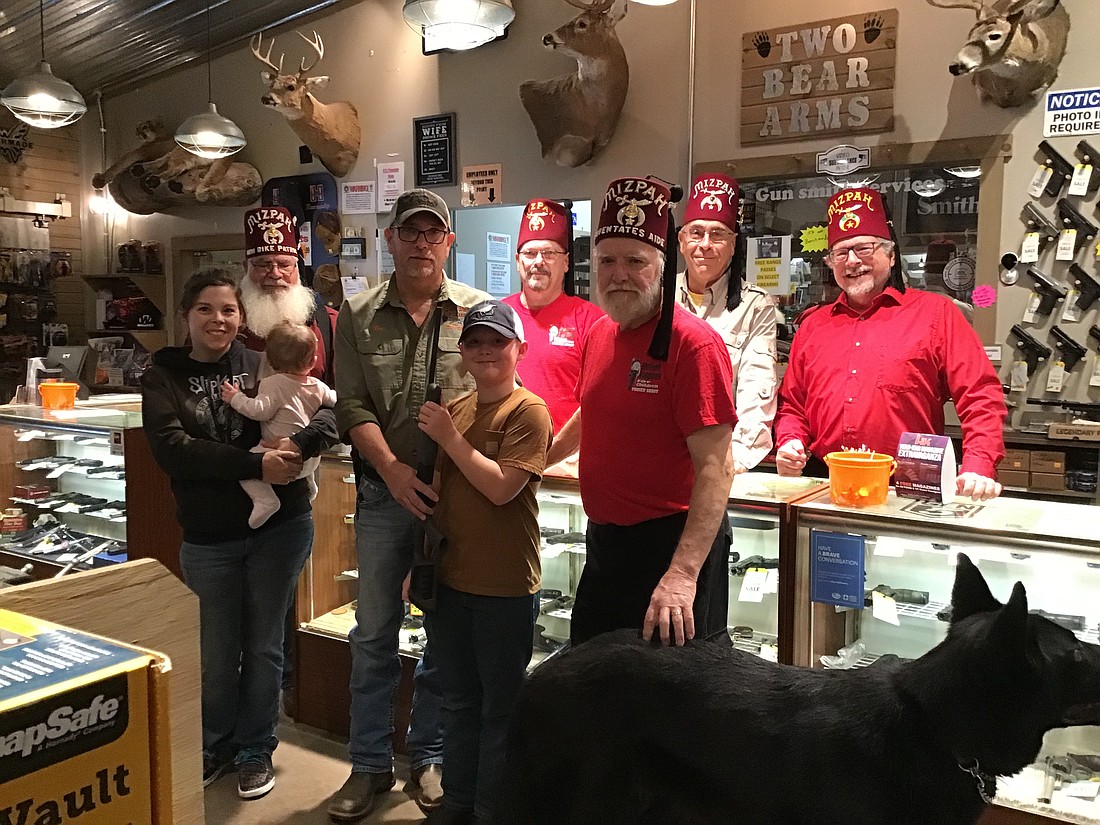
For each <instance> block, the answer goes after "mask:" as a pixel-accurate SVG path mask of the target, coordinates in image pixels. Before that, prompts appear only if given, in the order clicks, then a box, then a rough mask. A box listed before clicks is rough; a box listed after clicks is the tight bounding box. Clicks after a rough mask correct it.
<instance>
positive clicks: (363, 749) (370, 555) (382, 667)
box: [348, 478, 443, 773]
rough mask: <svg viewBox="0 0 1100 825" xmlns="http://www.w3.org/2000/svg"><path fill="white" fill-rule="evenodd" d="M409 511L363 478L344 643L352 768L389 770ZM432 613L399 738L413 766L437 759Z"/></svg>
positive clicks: (407, 560) (379, 485) (411, 518)
mask: <svg viewBox="0 0 1100 825" xmlns="http://www.w3.org/2000/svg"><path fill="white" fill-rule="evenodd" d="M413 521H414V516H413V515H412V514H411V513H409V512H408V511H407V510H406V509H405V508H404V507H402V506H401V505H400V504H398V503H397V502H396V501H394V499H393V496H391V495H390V491H389V490H388V489H387V488H386V485H385V484H382V483H381V482H376V481H373V480H371V479H369V478H364V479H363V480H362V481H361V483H360V485H359V500H358V504H357V506H356V511H355V549H356V552H357V554H358V556H359V602H358V604H357V606H356V609H355V627H354V628H352V631H351V633H350V634H348V642H349V643H350V644H351V735H350V737H349V739H350V741H349V743H348V752H349V755H350V756H351V769H352V771H355V772H362V773H387V772H389V771H391V770H393V738H392V737H393V714H394V710H393V709H394V699H395V694H396V691H397V682H398V679H399V678H400V675H401V664H400V662H399V661H398V658H397V642H398V630H399V629H400V628H401V620H402V618H403V617H404V615H405V607H404V602H402V601H401V584H402V582H404V580H405V576H406V575H408V572H409V570H410V568H411V567H412V533H413ZM433 626H434V624H433V622H432V619H431V617H427V616H426V617H425V619H424V628H425V630H426V631H427V636H428V640H429V643H428V644H427V645H425V647H424V655H423V656H422V657H421V659H420V661H419V662H417V664H416V673H415V675H414V678H413V701H412V716H411V718H410V720H409V730H408V735H407V737H406V739H405V742H406V744H407V745H408V748H409V757H410V762H409V765H410V767H412V768H413V769H416V768H419V767H421V766H423V765H426V764H428V763H429V762H435V763H442V762H443V728H442V723H441V722H440V716H439V713H440V711H439V707H440V704H441V702H442V697H441V695H440V689H439V675H438V671H437V670H436V668H435V665H434V663H433V660H432V654H431V644H430V640H431V637H432V633H433V632H434V631H433Z"/></svg>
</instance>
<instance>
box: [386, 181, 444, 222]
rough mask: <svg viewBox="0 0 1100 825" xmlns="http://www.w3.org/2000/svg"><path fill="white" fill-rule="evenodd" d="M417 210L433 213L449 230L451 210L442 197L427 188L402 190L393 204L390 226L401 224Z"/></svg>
mask: <svg viewBox="0 0 1100 825" xmlns="http://www.w3.org/2000/svg"><path fill="white" fill-rule="evenodd" d="M417 212H428V213H430V214H432V215H435V216H436V217H437V218H439V220H441V221H442V222H443V226H444V227H445V228H446V229H447V231H450V229H451V210H450V209H449V208H448V207H447V202H446V201H445V200H443V198H441V197H439V195H437V194H436V193H435V192H432V191H431V190H429V189H409V190H408V191H406V192H402V193H401V195H400V197H398V199H397V203H395V204H394V205H393V220H392V221H391V222H390V226H401V225H402V224H403V223H405V221H407V220H408V219H409V218H411V217H412V216H413V215H415V214H416V213H417Z"/></svg>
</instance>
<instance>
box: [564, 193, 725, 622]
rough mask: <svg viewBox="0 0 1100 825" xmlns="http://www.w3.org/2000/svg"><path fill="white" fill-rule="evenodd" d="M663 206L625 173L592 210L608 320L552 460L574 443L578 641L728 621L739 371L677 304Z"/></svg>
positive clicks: (670, 234)
mask: <svg viewBox="0 0 1100 825" xmlns="http://www.w3.org/2000/svg"><path fill="white" fill-rule="evenodd" d="M671 210H672V196H671V194H670V192H669V190H668V188H667V187H665V186H664V185H662V184H660V183H657V182H655V181H652V180H643V179H640V178H621V179H619V180H615V181H612V182H611V184H610V185H609V187H608V191H607V194H606V196H605V197H604V201H603V208H602V209H601V212H600V219H599V224H598V227H597V230H596V235H595V241H596V245H595V255H594V261H595V264H596V289H597V296H598V300H599V302H600V305H601V306H602V307H603V308H604V310H605V311H606V312H607V316H606V317H604V318H601V319H599V320H598V321H597V322H596V323H595V324H594V325H593V327H592V329H591V331H590V332H589V334H588V339H587V340H586V341H585V342H584V347H583V348H582V352H581V375H580V380H579V382H578V384H577V400H578V401H579V403H580V409H579V410H578V411H577V413H576V414H575V415H574V416H573V417H572V418H571V419H570V420H569V422H568V423H566V425H565V426H564V427H562V429H561V431H560V432H559V433H558V437H557V439H556V440H555V442H554V445H553V446H552V447H551V454H550V457H549V458H548V461H557V460H560V459H561V457H562V456H565V455H568V454H570V453H571V452H573V451H574V450H576V449H577V446H578V444H579V446H580V485H581V500H582V502H583V504H584V509H585V512H586V513H587V514H588V519H589V521H588V532H587V536H586V543H587V557H586V561H585V567H584V572H583V573H582V574H581V580H580V583H579V584H578V586H577V593H576V599H575V602H574V605H573V616H572V626H571V630H570V636H571V640H572V642H573V643H574V644H579V643H581V642H584V641H585V640H587V639H589V638H591V637H592V636H595V635H596V634H598V633H603V632H605V631H608V630H614V629H616V628H624V627H637V628H641V630H642V635H643V636H644V637H645V638H646V639H649V638H651V637H652V636H653V634H654V632H655V631H656V632H657V633H658V634H659V636H660V639H661V641H662V642H663V643H665V644H668V643H670V642H671V643H674V644H683V643H684V641H685V640H686V639H690V638H693V637H695V636H700V637H707V636H710V635H712V634H714V633H718V632H725V629H726V607H727V601H728V598H729V587H728V573H727V565H726V562H727V558H728V552H729V545H730V540H731V539H730V536H731V532H730V527H729V524H728V522H727V520H726V502H727V500H728V497H729V490H730V484H731V482H732V478H733V471H732V466H731V462H730V461H729V455H730V440H731V437H732V432H733V425H734V423H735V422H736V420H737V416H736V413H735V412H734V406H733V393H732V390H731V387H732V384H733V370H732V368H731V366H730V359H729V355H728V354H727V353H726V346H725V344H724V343H723V342H722V339H721V337H720V336H719V335H718V333H717V332H715V331H714V330H713V329H711V328H710V327H709V326H708V325H707V324H706V323H705V322H703V321H700V320H699V319H698V318H694V317H692V315H691V314H690V313H689V312H687V311H686V310H685V309H683V308H682V307H679V306H677V305H676V304H675V300H674V299H675V284H676V258H675V255H676V252H675V250H676V247H675V243H674V240H673V239H674V238H675V235H676V232H675V225H674V224H673V222H672V218H671V214H670V213H671ZM666 253H667V254H668V256H670V257H668V258H666ZM582 413H583V420H584V426H583V427H582V426H581V416H582Z"/></svg>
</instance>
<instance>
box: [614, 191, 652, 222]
mask: <svg viewBox="0 0 1100 825" xmlns="http://www.w3.org/2000/svg"><path fill="white" fill-rule="evenodd" d="M615 200H616V202H617V203H618V204H619V205H620V206H622V209H620V210H619V211H618V213H617V214H616V215H615V220H617V221H618V222H619V225H620V226H639V225H641V224H644V223H645V210H644V209H642V207H643V206H649V205H650V204H651V203H653V201H651V200H648V199H647V200H636V199H634V198H626V197H623V196H621V195H620V196H619V197H617V198H615Z"/></svg>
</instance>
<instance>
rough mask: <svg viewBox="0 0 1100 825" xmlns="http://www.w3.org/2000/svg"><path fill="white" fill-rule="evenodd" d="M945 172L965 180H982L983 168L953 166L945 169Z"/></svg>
mask: <svg viewBox="0 0 1100 825" xmlns="http://www.w3.org/2000/svg"><path fill="white" fill-rule="evenodd" d="M943 171H945V172H946V173H947V174H949V175H954V176H955V177H957V178H963V179H970V178H980V177H981V176H982V167H980V166H951V167H944V170H943Z"/></svg>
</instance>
